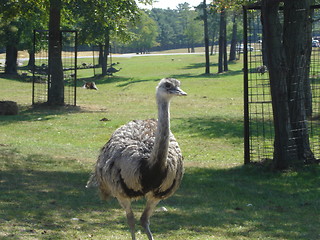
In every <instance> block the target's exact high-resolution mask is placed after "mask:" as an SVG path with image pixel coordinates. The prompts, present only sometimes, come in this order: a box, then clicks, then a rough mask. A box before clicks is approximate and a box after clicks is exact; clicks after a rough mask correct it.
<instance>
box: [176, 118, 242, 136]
mask: <svg viewBox="0 0 320 240" xmlns="http://www.w3.org/2000/svg"><path fill="white" fill-rule="evenodd" d="M177 120H178V121H179V122H181V124H176V125H174V126H173V127H172V131H173V132H178V131H181V132H186V133H188V134H192V135H193V136H197V137H204V138H217V137H218V138H219V137H232V138H243V120H242V119H224V118H221V117H203V118H200V117H190V118H180V119H177Z"/></svg>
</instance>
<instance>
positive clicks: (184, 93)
mask: <svg viewBox="0 0 320 240" xmlns="http://www.w3.org/2000/svg"><path fill="white" fill-rule="evenodd" d="M173 94H175V95H177V96H187V93H186V92H184V91H183V90H182V89H181V88H179V87H177V88H176V89H174V90H173Z"/></svg>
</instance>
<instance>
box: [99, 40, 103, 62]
mask: <svg viewBox="0 0 320 240" xmlns="http://www.w3.org/2000/svg"><path fill="white" fill-rule="evenodd" d="M102 62H103V44H101V43H99V66H102Z"/></svg>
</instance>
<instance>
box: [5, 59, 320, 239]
mask: <svg viewBox="0 0 320 240" xmlns="http://www.w3.org/2000/svg"><path fill="white" fill-rule="evenodd" d="M211 60H212V67H211V71H212V72H214V74H211V75H204V74H203V72H204V56H203V55H191V56H190V55H175V56H143V57H142V56H139V57H133V58H118V59H114V62H120V64H119V65H118V66H117V68H120V67H121V68H122V70H121V71H120V72H119V73H117V74H115V76H114V77H106V78H102V79H96V80H94V81H95V82H96V84H97V86H98V88H99V90H98V91H93V90H86V89H82V88H81V86H80V85H81V83H82V79H86V78H89V77H90V76H92V74H93V72H92V70H89V69H86V70H79V72H78V77H79V78H80V82H81V83H80V84H79V87H78V89H77V93H78V95H77V105H78V106H77V107H76V108H74V107H62V108H45V107H37V108H33V107H31V83H29V82H24V81H22V80H21V79H20V78H8V77H5V76H1V75H0V82H1V86H2V87H1V89H0V100H12V101H16V102H18V104H19V106H20V114H19V115H17V116H0V123H1V124H0V170H1V172H0V193H1V194H0V226H1V227H0V238H1V239H81V240H84V239H121V240H123V239H131V238H130V232H129V228H128V226H127V224H126V218H125V214H124V211H123V210H122V209H121V208H120V206H119V204H118V203H117V201H116V200H111V201H108V202H103V201H101V200H100V199H99V196H98V194H97V191H96V190H95V189H86V188H85V185H86V181H87V179H88V176H89V174H90V172H91V170H92V168H93V164H94V163H95V161H96V158H97V155H98V153H99V149H100V148H101V147H102V146H103V145H104V144H105V143H106V141H107V140H108V139H109V137H110V135H111V134H112V132H113V131H114V130H115V129H116V128H118V127H119V126H121V125H122V124H125V123H126V122H128V121H130V120H133V119H146V118H156V117H157V113H156V105H155V97H154V94H155V87H156V85H157V83H158V81H159V80H160V79H161V78H163V77H175V78H177V79H179V80H180V81H181V83H182V85H181V88H182V89H183V90H184V91H186V92H187V93H188V96H187V97H183V98H182V97H181V98H175V99H173V101H172V103H171V130H172V132H173V133H174V134H175V137H176V138H177V140H178V142H179V144H180V147H181V149H182V151H183V154H184V161H185V168H186V171H185V176H184V179H183V183H182V185H181V188H180V189H179V190H178V192H177V193H176V194H175V195H174V196H173V197H171V198H169V199H167V200H165V201H163V202H161V203H160V204H159V207H162V206H164V207H166V208H167V209H168V211H167V212H161V211H160V212H156V213H155V214H154V216H153V217H152V218H151V230H152V231H153V233H154V237H155V239H169V240H170V239H171V240H185V239H190V240H196V239H197V240H207V239H219V240H230V239H232V240H233V239H243V240H256V239H273V240H279V239H280V240H281V239H290V240H291V239H297V240H298V239H299V240H301V239H306V240H316V239H319V238H320V215H319V213H320V199H319V196H320V184H319V182H320V167H319V166H307V167H305V168H303V169H300V170H297V171H293V170H292V171H287V172H269V171H267V170H265V169H262V168H257V167H255V166H245V167H244V166H243V120H242V119H243V100H242V99H243V86H242V71H241V69H242V64H241V63H240V62H239V63H232V64H230V71H229V72H227V73H224V74H216V73H215V72H216V71H217V66H216V56H214V57H212V59H211ZM88 61H89V60H88ZM91 80H92V79H90V81H91ZM103 118H107V119H109V120H110V121H100V120H101V119H103ZM143 206H144V201H143V200H140V201H137V202H135V203H134V204H133V208H134V211H135V213H136V218H137V219H138V217H140V214H141V213H142V211H143ZM137 239H141V240H142V239H147V237H146V235H144V233H142V229H141V227H140V226H139V225H138V226H137Z"/></svg>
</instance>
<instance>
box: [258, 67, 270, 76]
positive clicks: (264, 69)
mask: <svg viewBox="0 0 320 240" xmlns="http://www.w3.org/2000/svg"><path fill="white" fill-rule="evenodd" d="M267 71H268V68H267V66H265V65H261V66H259V67H257V72H258V73H260V74H261V75H263V74H265V73H266V72H267Z"/></svg>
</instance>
